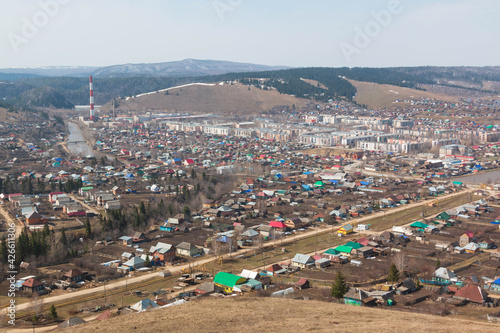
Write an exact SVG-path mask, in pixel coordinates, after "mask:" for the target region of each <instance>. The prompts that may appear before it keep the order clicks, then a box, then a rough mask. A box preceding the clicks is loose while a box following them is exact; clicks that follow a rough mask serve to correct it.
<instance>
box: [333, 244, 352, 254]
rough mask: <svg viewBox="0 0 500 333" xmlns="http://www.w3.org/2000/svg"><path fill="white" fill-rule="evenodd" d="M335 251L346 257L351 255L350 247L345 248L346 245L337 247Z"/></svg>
mask: <svg viewBox="0 0 500 333" xmlns="http://www.w3.org/2000/svg"><path fill="white" fill-rule="evenodd" d="M335 250H336V251H338V252H340V253H342V254H346V255H349V256H350V255H351V251H352V250H353V249H352V247H350V246H346V245H339V246H337V247H336V248H335Z"/></svg>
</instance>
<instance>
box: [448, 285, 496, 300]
mask: <svg viewBox="0 0 500 333" xmlns="http://www.w3.org/2000/svg"><path fill="white" fill-rule="evenodd" d="M455 298H459V299H464V300H466V301H469V302H473V303H478V304H483V303H484V302H485V301H486V299H487V298H488V293H487V292H486V291H484V290H483V289H482V288H481V287H480V286H477V285H473V284H467V285H465V286H464V287H462V288H460V289H459V290H458V291H457V292H456V293H455Z"/></svg>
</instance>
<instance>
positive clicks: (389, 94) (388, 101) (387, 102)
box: [349, 80, 457, 108]
mask: <svg viewBox="0 0 500 333" xmlns="http://www.w3.org/2000/svg"><path fill="white" fill-rule="evenodd" d="M349 82H351V83H352V84H353V85H354V86H355V87H356V89H357V90H358V91H357V93H356V96H355V97H354V100H355V101H356V102H358V103H359V104H365V105H369V106H371V107H373V108H389V107H392V106H395V105H397V104H395V103H393V102H394V101H395V100H397V99H399V100H405V99H410V98H412V99H419V98H421V97H424V98H435V99H439V100H441V101H450V102H451V101H456V100H457V97H454V96H449V95H444V94H437V93H432V92H427V91H422V90H417V89H410V88H403V87H398V86H393V85H390V84H378V83H371V82H361V81H355V80H349ZM399 105H402V104H399Z"/></svg>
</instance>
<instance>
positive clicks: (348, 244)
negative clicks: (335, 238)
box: [344, 242, 363, 250]
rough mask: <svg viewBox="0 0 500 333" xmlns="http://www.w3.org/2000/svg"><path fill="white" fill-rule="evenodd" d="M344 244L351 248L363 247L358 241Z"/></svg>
mask: <svg viewBox="0 0 500 333" xmlns="http://www.w3.org/2000/svg"><path fill="white" fill-rule="evenodd" d="M344 245H345V246H349V247H352V248H353V249H356V250H357V249H360V248H362V247H363V245H361V244H359V243H356V242H347V243H345V244H344Z"/></svg>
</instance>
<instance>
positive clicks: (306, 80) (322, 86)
mask: <svg viewBox="0 0 500 333" xmlns="http://www.w3.org/2000/svg"><path fill="white" fill-rule="evenodd" d="M301 80H302V81H304V82H306V83H309V84H310V85H312V86H315V87H317V86H318V83H319V82H318V81H316V80H311V79H304V78H301ZM319 87H320V88H323V89H326V90H328V87H327V86H325V85H324V84H321V83H319Z"/></svg>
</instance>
